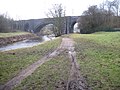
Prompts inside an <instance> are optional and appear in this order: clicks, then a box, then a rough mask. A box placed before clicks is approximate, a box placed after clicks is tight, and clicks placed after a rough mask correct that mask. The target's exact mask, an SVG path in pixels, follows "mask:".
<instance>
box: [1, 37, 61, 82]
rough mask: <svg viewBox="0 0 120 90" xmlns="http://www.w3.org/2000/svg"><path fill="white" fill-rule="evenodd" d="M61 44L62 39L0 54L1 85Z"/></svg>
mask: <svg viewBox="0 0 120 90" xmlns="http://www.w3.org/2000/svg"><path fill="white" fill-rule="evenodd" d="M60 43H61V38H58V39H55V40H52V41H48V42H45V43H43V44H40V45H38V46H34V47H31V48H24V49H17V50H11V51H6V52H0V84H4V83H5V82H7V81H8V80H10V79H11V78H13V77H14V76H15V75H16V74H18V72H19V71H21V70H22V69H24V68H26V67H27V66H28V65H30V64H32V63H33V62H35V61H37V60H39V59H40V58H41V57H43V56H44V55H46V54H48V53H50V52H52V51H54V50H55V49H56V48H57V47H58V46H59V45H60Z"/></svg>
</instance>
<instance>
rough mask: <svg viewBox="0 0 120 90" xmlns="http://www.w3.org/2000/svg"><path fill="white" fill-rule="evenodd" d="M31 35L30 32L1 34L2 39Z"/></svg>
mask: <svg viewBox="0 0 120 90" xmlns="http://www.w3.org/2000/svg"><path fill="white" fill-rule="evenodd" d="M25 34H30V33H29V32H9V33H0V38H5V37H12V36H18V35H25Z"/></svg>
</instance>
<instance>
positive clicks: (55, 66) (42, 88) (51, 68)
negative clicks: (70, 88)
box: [14, 53, 71, 90]
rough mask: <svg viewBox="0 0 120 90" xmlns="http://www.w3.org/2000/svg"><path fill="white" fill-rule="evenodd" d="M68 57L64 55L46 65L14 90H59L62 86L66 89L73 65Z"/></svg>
mask: <svg viewBox="0 0 120 90" xmlns="http://www.w3.org/2000/svg"><path fill="white" fill-rule="evenodd" d="M66 56H67V54H66V53H63V54H62V55H59V56H57V57H55V58H53V59H51V60H50V61H48V62H46V63H44V64H43V65H42V66H40V67H39V68H38V69H37V70H36V71H35V72H34V73H33V74H32V75H31V76H29V77H27V78H26V79H25V80H23V81H22V83H21V84H20V85H19V86H18V87H16V88H14V90H57V89H58V88H59V87H61V86H62V87H65V88H66V85H67V80H68V77H69V71H70V65H71V63H70V60H69V58H68V57H66ZM58 90H59V89H58ZM60 90H61V89H60ZM62 90H64V89H62Z"/></svg>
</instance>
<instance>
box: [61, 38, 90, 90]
mask: <svg viewBox="0 0 120 90" xmlns="http://www.w3.org/2000/svg"><path fill="white" fill-rule="evenodd" d="M62 41H63V43H62V44H61V48H63V49H67V50H68V55H69V58H70V60H71V69H70V76H69V79H68V84H67V90H90V89H89V88H88V85H87V83H86V81H85V79H84V78H83V77H82V76H81V75H80V70H79V68H80V67H79V64H78V63H77V60H76V52H75V49H74V48H75V47H74V41H73V40H72V39H70V38H63V40H62Z"/></svg>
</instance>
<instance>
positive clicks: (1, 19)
mask: <svg viewBox="0 0 120 90" xmlns="http://www.w3.org/2000/svg"><path fill="white" fill-rule="evenodd" d="M12 31H14V20H13V19H11V18H9V17H8V16H7V15H5V14H0V32H12Z"/></svg>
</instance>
